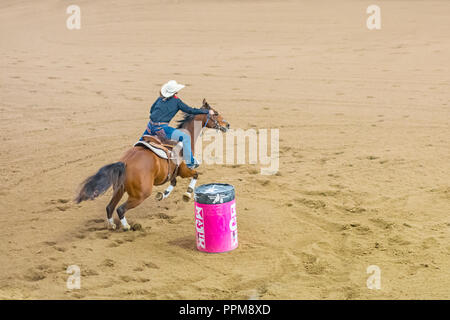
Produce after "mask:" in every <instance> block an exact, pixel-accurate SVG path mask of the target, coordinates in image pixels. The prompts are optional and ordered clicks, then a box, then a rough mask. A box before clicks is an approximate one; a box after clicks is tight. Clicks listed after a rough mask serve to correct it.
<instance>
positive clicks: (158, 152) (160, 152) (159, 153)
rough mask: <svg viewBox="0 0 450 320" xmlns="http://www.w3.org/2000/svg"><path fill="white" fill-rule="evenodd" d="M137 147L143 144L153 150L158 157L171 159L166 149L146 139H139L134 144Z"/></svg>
mask: <svg viewBox="0 0 450 320" xmlns="http://www.w3.org/2000/svg"><path fill="white" fill-rule="evenodd" d="M134 146H135V147H138V146H141V147H144V148H147V149H149V150H151V151H153V152H154V153H155V154H156V155H157V156H158V157H160V158H163V159H166V160H169V158H168V157H167V153H166V151H164V150H163V149H159V148H157V147H154V146H152V145H151V144H150V143H148V142H145V141H138V142H136V143H135V144H134Z"/></svg>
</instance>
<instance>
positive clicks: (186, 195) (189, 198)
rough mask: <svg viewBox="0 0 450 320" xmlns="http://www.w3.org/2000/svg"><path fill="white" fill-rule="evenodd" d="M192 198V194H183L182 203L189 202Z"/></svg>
mask: <svg viewBox="0 0 450 320" xmlns="http://www.w3.org/2000/svg"><path fill="white" fill-rule="evenodd" d="M191 198H192V194H191V193H189V192H186V193H185V194H183V201H184V202H188V201H189V200H191Z"/></svg>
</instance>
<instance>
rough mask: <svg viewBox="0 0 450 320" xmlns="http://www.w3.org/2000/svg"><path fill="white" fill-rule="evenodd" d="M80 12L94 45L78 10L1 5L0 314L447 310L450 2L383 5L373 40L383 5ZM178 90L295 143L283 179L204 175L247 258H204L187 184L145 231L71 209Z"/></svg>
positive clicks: (50, 0)
mask: <svg viewBox="0 0 450 320" xmlns="http://www.w3.org/2000/svg"><path fill="white" fill-rule="evenodd" d="M72 2H73V3H74V4H77V5H79V6H80V8H81V29H80V30H72V31H71V30H68V29H67V28H66V19H67V18H68V16H69V15H68V14H67V13H66V8H67V6H68V2H67V1H57V0H44V1H31V0H27V1H24V0H22V1H19V0H14V1H12V0H2V1H1V3H0V44H1V45H0V53H1V60H0V66H1V72H0V133H1V136H0V137H1V142H0V159H1V164H2V165H1V167H0V170H1V173H0V223H1V224H0V243H1V245H0V298H3V299H11V298H12V299H36V298H37V299H53V298H57V299H135V298H136V299H219V298H226V299H228V298H229V299H247V298H259V299H432V298H437V299H444V298H445V299H449V298H450V232H449V231H450V217H449V212H450V176H449V172H450V146H449V140H450V126H449V123H450V105H449V98H450V88H449V86H450V81H449V74H450V64H449V57H450V40H449V39H450V20H449V12H450V2H449V1H377V3H376V4H378V5H379V6H380V7H381V17H382V27H381V30H372V31H370V30H368V29H367V27H366V19H367V17H368V16H369V15H368V14H367V13H366V8H367V7H368V6H369V5H371V4H373V3H372V1H226V2H225V1H211V0H205V1H198V0H195V1H182V0H179V1H175V0H173V1H171V0H166V1H153V2H150V1H147V0H140V1H138V0H127V1H106V0H95V1H91V0H89V1H88V0H76V1H72ZM170 79H176V80H177V81H179V82H180V83H185V84H186V85H187V87H186V88H185V89H183V91H182V92H181V94H180V97H181V98H182V99H183V100H184V101H185V102H187V103H188V104H190V105H191V106H196V107H199V106H200V105H201V101H202V99H203V98H204V97H205V98H207V99H208V101H209V102H210V103H211V105H213V106H214V107H215V108H216V109H217V110H219V111H220V112H221V113H222V114H223V115H224V117H225V118H226V119H227V120H228V121H229V122H230V123H231V126H232V127H233V128H242V129H250V128H253V129H258V128H266V129H274V128H275V129H279V132H280V167H279V172H278V174H276V175H270V176H267V175H260V174H259V168H260V165H250V164H245V165H234V166H232V165H217V164H216V165H203V166H201V167H200V168H199V171H200V172H201V175H200V179H199V182H198V184H203V183H209V182H225V183H231V184H233V185H234V186H235V188H236V192H237V215H238V230H239V248H238V249H236V250H235V251H233V252H230V253H225V254H204V253H201V252H199V251H197V250H196V247H195V234H194V223H193V222H194V213H193V203H185V202H183V201H182V199H181V196H182V194H183V192H184V191H185V189H186V188H187V184H188V181H181V180H179V183H178V187H177V188H176V189H175V191H174V193H173V194H172V195H171V197H170V198H169V199H167V200H165V201H163V202H156V201H155V200H154V194H153V195H152V196H151V197H150V198H149V199H147V200H146V201H145V202H144V203H143V204H142V205H141V206H139V207H138V208H136V209H134V210H132V211H129V212H128V213H127V218H128V220H129V222H131V223H140V224H141V225H142V227H143V228H142V230H141V231H134V232H133V231H131V232H123V231H120V230H117V231H114V232H113V231H109V230H107V229H106V227H105V223H104V222H105V218H106V214H105V206H106V204H107V203H108V201H109V199H110V196H111V192H110V191H108V193H107V194H106V195H104V196H102V197H101V198H99V199H97V200H96V201H90V202H84V203H81V204H80V205H76V204H75V203H74V202H73V199H74V196H75V193H76V190H77V188H78V185H79V183H80V182H81V181H82V180H84V179H85V178H86V177H87V176H89V175H91V174H93V173H95V172H96V170H97V169H98V168H99V167H101V166H103V165H105V164H107V163H111V162H115V161H117V159H118V158H119V157H120V156H121V155H122V154H123V153H124V152H125V151H126V150H127V148H129V147H130V146H131V145H132V144H133V143H134V142H135V141H136V140H137V139H138V138H139V137H140V135H141V133H142V132H143V130H144V128H145V126H146V123H147V119H148V112H149V107H150V106H151V104H152V103H153V101H154V100H155V98H156V97H157V94H158V90H159V88H160V86H161V85H162V84H163V83H164V82H166V81H167V80H170ZM162 189H163V187H158V188H156V191H160V190H162ZM154 192H155V191H154ZM124 199H125V198H124ZM116 219H117V216H116ZM69 265H78V266H79V267H80V268H81V289H79V290H68V289H67V288H66V280H67V278H68V276H69V275H68V274H67V273H66V269H67V267H68V266H69ZM370 265H376V266H378V267H379V268H380V270H381V289H380V290H369V289H368V288H367V286H366V281H367V279H368V277H369V274H367V272H366V270H367V267H368V266H370Z"/></svg>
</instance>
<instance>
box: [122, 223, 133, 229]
mask: <svg viewBox="0 0 450 320" xmlns="http://www.w3.org/2000/svg"><path fill="white" fill-rule="evenodd" d="M122 227H123V231H129V230H131V226H130V225H129V224H127V225H125V226H122Z"/></svg>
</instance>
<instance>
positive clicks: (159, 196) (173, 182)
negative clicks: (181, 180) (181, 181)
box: [156, 177, 177, 201]
mask: <svg viewBox="0 0 450 320" xmlns="http://www.w3.org/2000/svg"><path fill="white" fill-rule="evenodd" d="M176 185H177V179H176V177H173V178H172V180H171V181H170V185H169V186H168V187H167V189H166V190H164V192H158V193H157V194H156V200H158V201H161V200H163V199H165V198H167V197H168V196H169V195H170V193H171V192H172V190H173V188H175V186H176Z"/></svg>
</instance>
